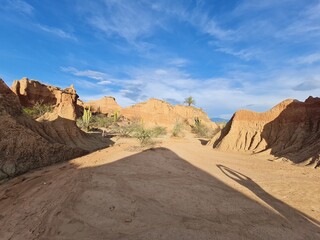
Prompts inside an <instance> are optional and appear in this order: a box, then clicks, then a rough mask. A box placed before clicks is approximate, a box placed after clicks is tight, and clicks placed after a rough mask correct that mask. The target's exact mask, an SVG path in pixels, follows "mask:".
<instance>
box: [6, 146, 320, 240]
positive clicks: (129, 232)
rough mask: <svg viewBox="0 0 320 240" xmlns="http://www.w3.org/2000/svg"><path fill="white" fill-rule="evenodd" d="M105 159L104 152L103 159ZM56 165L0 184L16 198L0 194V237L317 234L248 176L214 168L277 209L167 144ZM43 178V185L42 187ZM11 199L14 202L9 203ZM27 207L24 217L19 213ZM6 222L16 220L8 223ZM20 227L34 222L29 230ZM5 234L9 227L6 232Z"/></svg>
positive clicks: (316, 228) (284, 236)
mask: <svg viewBox="0 0 320 240" xmlns="http://www.w3.org/2000/svg"><path fill="white" fill-rule="evenodd" d="M106 154H107V151H106ZM112 156H113V155H112ZM99 158H101V155H99ZM108 159H109V156H108V155H106V156H105V160H106V161H107V160H108ZM88 160H89V159H88ZM88 160H87V161H88ZM91 161H93V162H94V161H95V159H92V160H91ZM102 162H103V161H102ZM62 165H63V166H65V167H59V165H57V167H54V166H52V167H49V168H47V170H46V171H43V170H42V171H43V172H41V174H39V173H38V174H37V173H36V172H34V173H33V174H29V175H28V174H25V175H24V176H23V177H24V181H23V182H20V183H19V184H16V183H15V182H14V181H9V182H8V183H5V184H3V185H0V193H2V194H4V195H5V192H6V191H5V190H6V189H10V191H9V193H8V194H11V195H12V196H15V198H14V199H12V198H10V196H8V197H7V198H5V197H3V196H1V195H0V199H2V200H0V213H1V215H2V219H1V220H2V223H3V224H1V225H0V238H1V237H3V236H11V237H12V239H34V238H35V236H36V237H37V239H50V240H52V239H139V240H140V239H148V240H149V239H200V240H201V239H237V240H238V239H319V237H320V228H319V226H318V222H317V221H316V220H313V221H309V219H310V218H309V217H307V216H306V215H304V214H302V213H300V212H299V211H297V210H295V209H294V208H292V207H290V206H288V205H286V204H285V203H283V202H280V201H279V200H277V199H275V198H274V197H272V196H271V195H269V194H268V193H266V192H265V191H263V189H261V188H260V187H259V186H257V184H255V183H254V182H253V181H252V180H250V179H249V178H248V177H246V176H244V175H241V174H240V173H237V172H235V171H233V170H231V169H229V168H226V167H223V166H219V167H220V169H221V170H222V171H223V172H224V173H225V174H228V175H229V176H230V177H231V178H232V179H234V180H235V181H239V183H241V184H243V185H244V186H246V187H248V188H249V189H252V191H253V192H254V193H256V194H257V195H258V196H259V197H260V198H261V199H263V200H264V201H265V202H266V203H267V204H268V205H270V206H271V207H273V208H274V209H275V210H276V211H277V212H279V213H280V214H279V213H277V212H275V211H273V210H271V209H269V208H267V207H265V206H263V205H261V204H260V203H258V202H257V201H254V200H252V199H250V198H249V197H247V196H245V195H244V194H242V193H241V192H239V191H237V190H235V189H233V188H231V187H230V186H228V185H226V184H225V183H223V182H222V181H220V180H218V179H217V178H215V177H214V176H212V175H210V174H208V173H206V172H204V171H203V170H201V169H199V168H197V167H195V166H193V165H191V164H190V163H189V162H187V161H186V160H184V159H182V158H181V157H179V156H178V155H177V154H175V153H174V152H172V151H171V150H169V149H166V148H153V149H151V150H146V151H143V152H141V153H137V154H133V155H131V156H128V157H125V158H122V159H119V160H117V161H113V162H110V163H107V164H103V165H99V166H94V167H86V168H78V167H77V166H76V165H73V164H71V163H63V164H62ZM32 176H33V178H32ZM56 179H59V181H56ZM13 180H15V179H13ZM44 180H45V181H46V182H47V185H45V187H41V186H44V185H43V184H42V182H43V181H44ZM36 183H40V184H41V186H40V187H39V185H37V184H36ZM49 183H50V184H49ZM14 184H16V185H14ZM34 192H35V193H34ZM30 193H33V194H32V196H30ZM28 194H29V197H28ZM30 199H32V201H31V200H30ZM13 201H14V202H15V205H10V203H11V202H13ZM26 210H27V212H28V213H30V215H27V216H26V215H25V214H27V213H25V212H26ZM13 213H14V214H13ZM13 219H18V220H16V221H17V222H16V223H15V225H14V220H13ZM26 221H27V222H26ZM26 224H28V226H36V227H33V228H32V231H30V230H29V229H28V228H26V227H25V226H26ZM8 226H9V228H8ZM8 229H9V230H8ZM8 231H12V233H10V232H9V233H10V234H11V235H10V234H9V233H8ZM6 234H9V235H6Z"/></svg>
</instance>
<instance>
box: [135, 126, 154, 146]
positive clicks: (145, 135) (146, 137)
mask: <svg viewBox="0 0 320 240" xmlns="http://www.w3.org/2000/svg"><path fill="white" fill-rule="evenodd" d="M134 137H135V138H137V139H138V140H139V141H140V144H141V145H142V146H145V145H148V144H150V143H151V142H152V141H151V138H152V133H151V130H148V129H144V128H141V129H138V131H137V132H135V133H134Z"/></svg>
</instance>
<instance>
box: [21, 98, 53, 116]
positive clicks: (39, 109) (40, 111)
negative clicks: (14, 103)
mask: <svg viewBox="0 0 320 240" xmlns="http://www.w3.org/2000/svg"><path fill="white" fill-rule="evenodd" d="M53 109H54V106H53V105H49V104H44V103H43V101H41V100H39V101H37V102H36V103H35V104H34V105H33V106H32V107H23V108H22V110H23V112H24V113H25V114H26V115H28V116H30V117H32V118H34V119H36V118H38V117H41V116H42V115H44V114H45V113H48V112H52V111H53Z"/></svg>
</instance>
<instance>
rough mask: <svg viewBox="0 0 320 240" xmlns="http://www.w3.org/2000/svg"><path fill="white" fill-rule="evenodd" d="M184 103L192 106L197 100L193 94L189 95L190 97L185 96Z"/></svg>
mask: <svg viewBox="0 0 320 240" xmlns="http://www.w3.org/2000/svg"><path fill="white" fill-rule="evenodd" d="M184 103H185V104H187V105H188V106H191V105H195V104H196V101H195V100H194V98H193V97H192V96H189V97H187V98H185V100H184Z"/></svg>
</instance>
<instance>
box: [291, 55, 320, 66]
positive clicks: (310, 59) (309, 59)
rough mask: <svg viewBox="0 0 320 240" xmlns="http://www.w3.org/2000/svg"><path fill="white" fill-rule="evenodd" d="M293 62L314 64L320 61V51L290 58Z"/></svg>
mask: <svg viewBox="0 0 320 240" xmlns="http://www.w3.org/2000/svg"><path fill="white" fill-rule="evenodd" d="M291 62H292V63H295V64H307V65H310V64H314V63H318V62H320V53H313V54H309V55H306V56H302V57H297V58H295V59H292V60H291Z"/></svg>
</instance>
